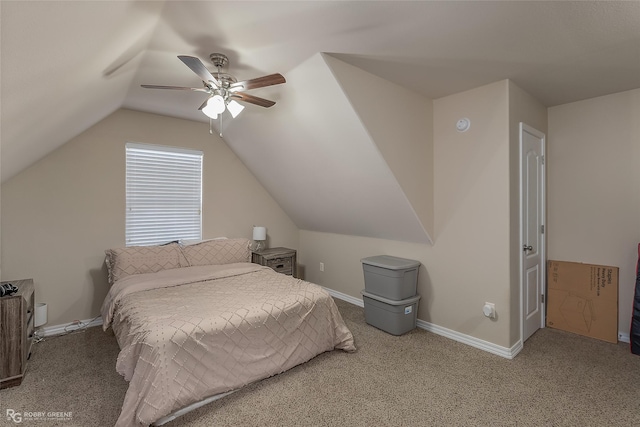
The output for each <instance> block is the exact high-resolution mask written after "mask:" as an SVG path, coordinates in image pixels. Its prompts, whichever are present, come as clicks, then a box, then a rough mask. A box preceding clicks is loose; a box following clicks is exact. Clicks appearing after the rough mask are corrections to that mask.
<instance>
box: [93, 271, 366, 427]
mask: <svg viewBox="0 0 640 427" xmlns="http://www.w3.org/2000/svg"><path fill="white" fill-rule="evenodd" d="M102 316H103V328H104V329H105V330H106V329H107V328H108V327H109V326H111V327H113V330H114V333H115V335H116V338H117V340H118V344H119V346H120V349H121V351H120V354H119V356H118V360H117V363H116V370H117V371H118V372H119V373H120V374H121V375H123V376H124V378H125V379H126V380H127V381H129V388H128V391H127V393H126V396H125V400H124V404H123V406H122V412H121V414H120V417H119V419H118V422H117V424H116V425H117V426H119V427H123V426H139V425H149V424H151V423H153V422H154V421H156V420H158V419H160V418H162V417H164V416H166V415H168V414H170V413H172V412H174V411H176V410H179V409H181V408H184V407H186V406H188V405H191V404H193V403H195V402H198V401H201V400H203V399H205V398H207V397H210V396H213V395H216V394H219V393H224V392H228V391H230V390H235V389H238V388H241V387H242V386H244V385H246V384H249V383H252V382H255V381H257V380H260V379H263V378H267V377H269V376H272V375H275V374H278V373H281V372H284V371H286V370H287V369H290V368H292V367H294V366H296V365H298V364H300V363H303V362H306V361H308V360H310V359H312V358H313V357H315V356H316V355H318V354H320V353H323V352H325V351H330V350H333V349H341V350H345V351H349V352H350V351H355V347H354V342H353V336H352V334H351V332H350V331H349V329H348V328H347V327H346V325H345V323H344V321H343V319H342V317H341V315H340V313H339V311H338V309H337V307H336V305H335V302H334V301H333V299H332V298H331V296H330V295H329V294H328V293H327V292H326V291H325V290H324V289H322V288H321V287H320V286H317V285H315V284H312V283H309V282H305V281H303V280H299V279H295V278H293V277H291V276H285V275H283V274H279V273H276V272H274V271H273V270H271V269H270V268H267V267H263V266H259V265H256V264H250V263H234V264H227V265H216V266H196V267H185V268H178V269H171V270H164V271H160V272H156V273H148V274H135V275H131V276H127V277H125V278H123V279H121V280H118V281H116V282H115V283H114V285H113V286H112V288H111V289H110V292H109V294H108V295H107V298H106V299H105V302H104V304H103V307H102Z"/></svg>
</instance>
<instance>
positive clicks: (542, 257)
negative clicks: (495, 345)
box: [518, 122, 548, 345]
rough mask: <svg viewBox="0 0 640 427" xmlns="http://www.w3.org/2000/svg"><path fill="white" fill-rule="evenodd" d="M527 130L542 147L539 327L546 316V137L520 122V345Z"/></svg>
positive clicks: (522, 320) (522, 308)
mask: <svg viewBox="0 0 640 427" xmlns="http://www.w3.org/2000/svg"><path fill="white" fill-rule="evenodd" d="M524 132H527V133H529V134H531V135H533V136H535V137H536V138H540V139H541V140H542V147H541V153H542V171H541V174H540V180H541V181H542V182H541V183H540V185H541V188H542V197H541V201H542V225H543V226H544V233H542V234H541V236H540V242H541V245H540V262H541V264H542V265H541V266H540V272H541V273H542V277H541V282H542V283H541V288H542V294H543V295H544V303H542V304H541V311H542V312H541V320H540V328H541V329H542V328H544V327H545V321H546V317H547V292H546V287H547V280H546V278H547V274H546V272H547V233H548V230H547V227H546V222H547V221H546V219H547V177H546V170H547V168H546V146H547V137H546V135H545V134H544V133H543V132H540V131H539V130H537V129H535V128H533V127H531V126H528V125H527V124H525V123H523V122H520V126H519V130H518V171H519V173H518V175H519V179H518V185H519V187H518V199H519V200H518V204H519V218H518V223H519V225H520V226H519V234H520V236H519V239H518V240H519V245H518V257H519V258H518V265H519V276H520V277H519V282H520V341H521V342H522V345H524V317H525V309H524V256H523V255H522V247H523V245H524V244H525V242H524V224H523V221H522V218H523V213H524V206H523V203H522V198H523V197H522V189H523V184H524V182H523V172H524V171H523V169H522V155H523V150H522V143H523V138H522V136H523V133H524Z"/></svg>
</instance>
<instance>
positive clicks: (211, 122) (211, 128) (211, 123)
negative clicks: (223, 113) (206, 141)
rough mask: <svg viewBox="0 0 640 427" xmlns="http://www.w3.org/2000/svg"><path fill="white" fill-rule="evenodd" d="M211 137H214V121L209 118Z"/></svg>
mask: <svg viewBox="0 0 640 427" xmlns="http://www.w3.org/2000/svg"><path fill="white" fill-rule="evenodd" d="M209 135H213V119H212V118H211V117H209Z"/></svg>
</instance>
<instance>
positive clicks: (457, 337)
mask: <svg viewBox="0 0 640 427" xmlns="http://www.w3.org/2000/svg"><path fill="white" fill-rule="evenodd" d="M324 289H325V290H326V291H327V292H329V294H330V295H331V296H332V297H334V298H338V299H341V300H343V301H347V302H350V303H351V304H353V305H357V306H358V307H364V301H362V299H360V298H356V297H352V296H350V295H347V294H343V293H342V292H338V291H334V290H333V289H329V288H324ZM416 326H417V327H418V328H420V329H424V330H426V331H429V332H433V333H434V334H437V335H441V336H443V337H446V338H449V339H452V340H454V341H458V342H461V343H463V344H467V345H470V346H472V347H475V348H478V349H480V350H484V351H487V352H489V353H492V354H495V355H498V356H501V357H505V358H507V359H513V358H514V357H515V356H516V355H517V354H518V353H520V351H521V350H522V341H518V342H517V343H515V344H514V345H513V346H512V347H511V348H507V347H502V346H499V345H497V344H494V343H490V342H488V341H484V340H481V339H479V338H475V337H472V336H470V335H466V334H463V333H460V332H456V331H453V330H451V329H447V328H443V327H442V326H438V325H434V324H433V323H429V322H425V321H424V320H420V319H418V321H417V322H416Z"/></svg>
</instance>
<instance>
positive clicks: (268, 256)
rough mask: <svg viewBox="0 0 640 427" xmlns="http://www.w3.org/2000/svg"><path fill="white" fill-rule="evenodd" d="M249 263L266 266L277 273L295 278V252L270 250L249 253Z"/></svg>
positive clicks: (279, 249)
mask: <svg viewBox="0 0 640 427" xmlns="http://www.w3.org/2000/svg"><path fill="white" fill-rule="evenodd" d="M251 262H252V263H254V264H260V265H266V266H267V267H270V268H272V269H274V270H275V271H277V272H278V273H282V274H287V275H289V276H293V277H296V278H297V276H298V275H297V271H296V269H297V268H296V266H297V264H296V250H295V249H288V248H270V249H265V250H263V251H260V252H251Z"/></svg>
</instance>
